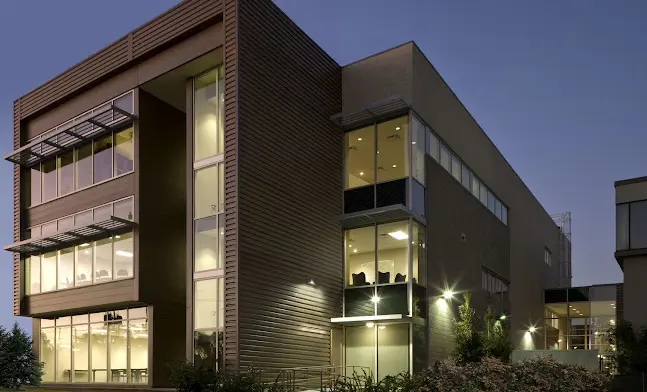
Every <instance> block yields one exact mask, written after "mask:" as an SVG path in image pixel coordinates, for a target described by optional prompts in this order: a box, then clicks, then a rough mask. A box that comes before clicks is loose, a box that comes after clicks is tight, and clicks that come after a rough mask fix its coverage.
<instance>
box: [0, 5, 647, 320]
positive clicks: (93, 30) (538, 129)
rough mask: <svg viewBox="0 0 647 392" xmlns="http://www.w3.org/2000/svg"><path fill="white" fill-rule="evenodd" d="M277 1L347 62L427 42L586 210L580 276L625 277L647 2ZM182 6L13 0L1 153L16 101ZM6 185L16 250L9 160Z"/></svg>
mask: <svg viewBox="0 0 647 392" xmlns="http://www.w3.org/2000/svg"><path fill="white" fill-rule="evenodd" d="M276 2H277V4H279V6H280V7H281V8H282V9H283V10H284V11H285V12H286V13H287V14H288V15H289V16H290V17H291V18H292V19H293V20H294V21H295V22H296V23H297V24H298V25H299V26H301V27H302V28H303V30H305V32H306V33H308V34H309V35H310V36H311V37H312V38H313V39H314V40H315V41H316V42H317V43H318V44H319V45H321V46H322V47H323V48H324V49H325V50H326V51H327V52H328V53H330V55H331V56H332V57H333V58H334V59H336V60H337V62H339V63H340V64H342V65H343V64H347V63H349V62H351V61H354V60H357V59H360V58H362V57H365V56H368V55H370V54H373V53H375V52H378V51H381V50H384V49H387V48H389V47H392V46H395V45H398V44H401V43H403V42H406V41H409V40H414V41H416V42H417V44H418V45H419V46H420V48H421V49H422V51H423V52H424V53H425V54H426V55H427V57H428V58H429V59H430V60H431V62H432V63H433V64H434V65H435V66H436V68H437V69H438V71H439V72H440V73H441V75H442V76H443V77H444V78H445V80H446V81H447V83H448V84H449V86H450V87H451V88H452V89H453V90H454V92H455V93H456V94H457V95H458V97H459V98H460V99H461V100H462V102H463V103H464V104H465V106H466V107H467V108H468V109H469V110H470V112H471V113H472V115H473V116H474V117H475V118H476V120H477V121H478V122H479V123H480V125H481V126H482V127H483V129H484V130H485V132H486V133H487V134H488V135H489V137H490V138H491V139H492V140H493V141H494V143H495V144H496V145H497V147H498V148H499V149H500V150H501V152H502V153H503V155H504V156H505V157H506V158H507V159H508V161H509V162H510V163H511V164H512V166H513V167H514V168H515V170H516V171H517V173H519V175H520V176H521V178H523V180H524V181H525V183H526V184H527V185H528V187H529V188H530V189H531V190H532V191H533V193H534V194H535V196H536V197H537V198H538V199H539V201H540V202H541V203H542V204H543V205H544V207H545V208H546V210H547V211H549V212H562V211H571V212H572V214H573V215H572V216H573V224H572V231H573V260H574V266H573V273H574V280H573V283H574V284H575V285H586V284H594V283H608V282H618V281H620V280H621V279H622V276H621V273H620V269H619V268H618V267H617V264H616V262H615V260H614V259H613V250H614V241H615V240H614V206H613V203H614V193H613V192H614V191H613V181H614V180H619V179H625V178H630V177H637V176H643V175H647V166H646V165H645V162H646V161H647V157H646V156H645V153H644V150H643V149H644V146H645V145H647V132H645V124H646V123H647V118H646V117H647V76H645V70H647V41H646V39H645V38H647V23H645V22H644V21H645V19H646V18H647V1H645V0H586V1H585V0H542V1H529V0H490V1H485V0H471V1H468V0H400V1H395V2H394V1H393V0H325V1H323V0H276ZM175 3H177V0H112V1H110V2H109V4H108V3H106V2H100V1H96V0H58V1H51V0H1V1H0V136H1V137H0V151H2V153H3V154H5V153H6V152H9V151H11V149H12V148H11V129H12V121H11V116H12V114H11V110H12V101H13V100H14V99H15V98H17V97H18V96H20V95H22V94H24V93H25V92H27V91H28V90H30V89H32V88H34V87H36V86H37V85H39V84H41V83H43V82H45V81H47V80H48V79H50V78H51V77H53V76H55V75H57V74H58V73H60V72H62V71H63V70H65V69H66V68H68V67H69V66H71V65H73V64H75V63H76V62H78V61H80V60H82V59H83V58H85V57H87V56H88V55H89V54H91V53H93V52H95V51H97V50H99V49H101V48H102V47H103V46H105V45H107V44H109V43H110V42H112V41H113V40H115V39H117V38H119V37H120V36H122V35H124V34H126V33H127V32H128V31H130V30H131V29H133V28H135V27H137V26H139V25H140V24H142V23H144V22H146V21H147V20H149V19H151V18H152V17H154V16H155V15H157V14H159V13H160V12H162V11H164V10H165V9H167V8H169V7H170V6H172V5H173V4H175ZM395 5H397V6H395ZM640 146H643V147H640ZM0 185H1V186H0V189H4V190H5V191H3V192H0V242H1V243H2V245H5V244H9V243H11V242H12V238H11V231H12V228H11V224H12V218H11V211H12V207H11V203H12V195H11V193H10V189H11V165H10V164H9V163H6V162H4V161H3V162H1V163H0ZM13 320H14V318H13V317H12V316H11V257H10V254H9V253H1V254H0V325H9V324H10V323H11V322H13ZM20 321H21V323H22V324H23V325H24V326H27V325H28V323H27V320H20Z"/></svg>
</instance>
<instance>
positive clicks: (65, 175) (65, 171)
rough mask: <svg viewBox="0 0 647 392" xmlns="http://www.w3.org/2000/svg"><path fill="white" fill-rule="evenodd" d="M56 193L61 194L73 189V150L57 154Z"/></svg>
mask: <svg viewBox="0 0 647 392" xmlns="http://www.w3.org/2000/svg"><path fill="white" fill-rule="evenodd" d="M57 162H58V195H59V196H63V195H66V194H68V193H70V192H72V191H74V151H68V152H65V153H63V154H61V155H59V156H58V158H57Z"/></svg>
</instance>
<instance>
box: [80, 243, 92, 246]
mask: <svg viewBox="0 0 647 392" xmlns="http://www.w3.org/2000/svg"><path fill="white" fill-rule="evenodd" d="M81 246H90V244H88V243H85V244H81Z"/></svg>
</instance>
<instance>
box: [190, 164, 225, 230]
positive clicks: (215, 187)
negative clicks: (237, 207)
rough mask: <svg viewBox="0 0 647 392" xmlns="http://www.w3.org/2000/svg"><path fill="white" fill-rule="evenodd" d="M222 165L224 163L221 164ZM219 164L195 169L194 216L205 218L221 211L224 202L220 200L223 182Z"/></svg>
mask: <svg viewBox="0 0 647 392" xmlns="http://www.w3.org/2000/svg"><path fill="white" fill-rule="evenodd" d="M221 165H222V164H221ZM218 166H220V165H214V166H209V167H206V168H204V169H200V170H196V171H195V185H194V200H195V203H194V206H193V210H194V217H195V218H196V219H197V218H204V217H206V216H211V215H216V214H218V212H220V211H221V206H222V203H221V202H220V201H219V200H218V196H219V193H220V191H219V187H222V186H223V185H224V184H221V181H219V180H220V178H219V177H220V176H219V169H218Z"/></svg>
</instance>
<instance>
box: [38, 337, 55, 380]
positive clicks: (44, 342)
mask: <svg viewBox="0 0 647 392" xmlns="http://www.w3.org/2000/svg"><path fill="white" fill-rule="evenodd" d="M55 331H56V329H55V328H43V329H41V330H40V360H41V362H43V365H44V366H43V378H42V380H43V382H54V381H55V380H56V375H55V373H54V369H55V365H56V362H55V361H54V358H55V357H56V355H55V353H54V342H55V340H56V339H55V334H56V332H55Z"/></svg>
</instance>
